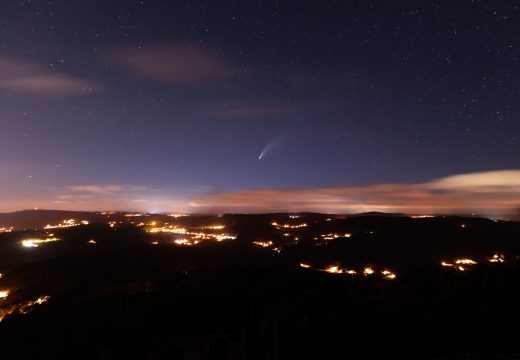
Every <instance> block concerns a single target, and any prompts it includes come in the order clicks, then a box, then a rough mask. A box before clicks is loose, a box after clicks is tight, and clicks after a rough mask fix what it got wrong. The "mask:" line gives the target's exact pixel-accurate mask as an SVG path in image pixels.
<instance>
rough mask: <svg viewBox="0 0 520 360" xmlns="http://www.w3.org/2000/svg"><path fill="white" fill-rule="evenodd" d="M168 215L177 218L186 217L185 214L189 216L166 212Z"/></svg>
mask: <svg viewBox="0 0 520 360" xmlns="http://www.w3.org/2000/svg"><path fill="white" fill-rule="evenodd" d="M168 216H171V217H174V218H176V219H178V218H181V217H186V216H189V215H188V214H168Z"/></svg>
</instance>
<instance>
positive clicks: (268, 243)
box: [253, 241, 273, 248]
mask: <svg viewBox="0 0 520 360" xmlns="http://www.w3.org/2000/svg"><path fill="white" fill-rule="evenodd" d="M253 244H254V245H256V246H260V247H264V248H266V247H271V246H273V242H272V241H253Z"/></svg>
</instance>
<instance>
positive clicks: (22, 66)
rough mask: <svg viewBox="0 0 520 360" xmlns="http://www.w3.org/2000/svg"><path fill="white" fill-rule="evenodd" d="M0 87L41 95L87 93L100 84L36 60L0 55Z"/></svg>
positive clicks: (57, 95) (96, 88) (97, 87)
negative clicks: (54, 68)
mask: <svg viewBox="0 0 520 360" xmlns="http://www.w3.org/2000/svg"><path fill="white" fill-rule="evenodd" d="M0 88H1V89H4V90H7V91H12V92H19V93H25V94H32V95H38V96H44V97H65V96H70V95H78V94H85V93H89V92H92V91H94V90H99V89H101V88H102V86H101V85H100V84H99V83H97V82H95V81H91V80H86V79H82V78H79V77H76V76H73V75H70V74H66V73H63V72H58V71H55V70H53V69H51V68H50V67H46V66H43V65H41V64H38V63H35V62H31V61H27V60H23V59H18V58H9V57H0Z"/></svg>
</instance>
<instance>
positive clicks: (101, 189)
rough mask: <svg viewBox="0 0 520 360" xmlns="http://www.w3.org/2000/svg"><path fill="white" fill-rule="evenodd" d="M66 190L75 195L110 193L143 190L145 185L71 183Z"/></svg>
mask: <svg viewBox="0 0 520 360" xmlns="http://www.w3.org/2000/svg"><path fill="white" fill-rule="evenodd" d="M67 190H68V191H69V192H71V193H73V194H75V195H76V196H77V195H78V194H81V193H83V194H92V195H111V194H114V193H119V192H132V191H144V190H146V187H144V186H135V185H73V186H69V187H67Z"/></svg>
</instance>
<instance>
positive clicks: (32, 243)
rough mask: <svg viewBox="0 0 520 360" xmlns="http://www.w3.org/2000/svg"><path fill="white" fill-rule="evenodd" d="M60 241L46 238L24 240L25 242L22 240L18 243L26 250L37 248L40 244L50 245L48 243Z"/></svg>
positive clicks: (54, 238)
mask: <svg viewBox="0 0 520 360" xmlns="http://www.w3.org/2000/svg"><path fill="white" fill-rule="evenodd" d="M60 240H61V239H58V238H56V237H48V238H45V239H25V240H22V241H21V242H20V244H21V245H22V246H23V247H26V248H35V247H38V246H40V245H42V244H47V243H50V242H56V241H60Z"/></svg>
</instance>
